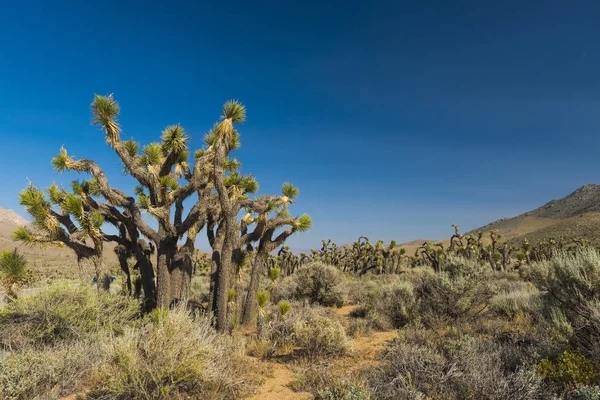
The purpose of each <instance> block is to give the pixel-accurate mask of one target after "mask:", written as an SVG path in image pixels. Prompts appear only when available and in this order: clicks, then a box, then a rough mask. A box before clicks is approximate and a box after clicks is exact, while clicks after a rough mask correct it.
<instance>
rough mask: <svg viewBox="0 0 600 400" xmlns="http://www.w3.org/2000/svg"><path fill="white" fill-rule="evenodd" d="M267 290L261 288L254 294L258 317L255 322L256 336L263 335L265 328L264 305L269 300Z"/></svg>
mask: <svg viewBox="0 0 600 400" xmlns="http://www.w3.org/2000/svg"><path fill="white" fill-rule="evenodd" d="M269 297H270V296H269V292H265V291H264V290H261V291H260V292H258V293H257V294H256V300H257V301H258V319H257V322H256V331H257V334H258V337H263V335H264V329H265V320H266V318H267V310H266V305H267V301H269Z"/></svg>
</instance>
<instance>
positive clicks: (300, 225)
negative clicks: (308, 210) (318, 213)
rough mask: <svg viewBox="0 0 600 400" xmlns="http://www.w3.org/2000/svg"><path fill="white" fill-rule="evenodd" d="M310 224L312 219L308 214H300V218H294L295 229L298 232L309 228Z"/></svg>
mask: <svg viewBox="0 0 600 400" xmlns="http://www.w3.org/2000/svg"><path fill="white" fill-rule="evenodd" d="M311 226H312V220H311V219H310V216H309V215H308V214H302V215H301V216H300V218H298V219H297V220H296V226H295V228H296V230H297V231H298V232H305V231H307V230H309V229H310V228H311Z"/></svg>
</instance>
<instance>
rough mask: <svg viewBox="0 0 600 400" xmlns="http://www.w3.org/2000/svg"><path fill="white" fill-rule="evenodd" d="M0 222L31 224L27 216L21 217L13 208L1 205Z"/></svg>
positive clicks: (21, 224)
mask: <svg viewBox="0 0 600 400" xmlns="http://www.w3.org/2000/svg"><path fill="white" fill-rule="evenodd" d="M0 223H4V224H9V225H15V226H25V225H27V224H29V221H27V220H26V219H25V218H23V217H21V216H20V215H19V214H17V213H16V212H15V211H13V210H9V209H8V208H2V207H0Z"/></svg>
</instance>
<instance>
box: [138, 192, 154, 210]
mask: <svg viewBox="0 0 600 400" xmlns="http://www.w3.org/2000/svg"><path fill="white" fill-rule="evenodd" d="M136 203H137V205H138V207H139V208H141V209H142V210H148V209H149V208H150V205H151V202H150V197H148V196H146V195H145V194H143V193H142V194H140V195H138V198H137V202H136Z"/></svg>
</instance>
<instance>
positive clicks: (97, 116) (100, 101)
mask: <svg viewBox="0 0 600 400" xmlns="http://www.w3.org/2000/svg"><path fill="white" fill-rule="evenodd" d="M120 110H121V109H120V107H119V104H118V103H117V102H116V101H115V99H114V97H113V95H112V94H110V95H108V96H100V95H98V94H96V95H94V101H92V114H93V115H94V119H93V120H92V124H93V125H106V124H107V123H108V122H110V121H112V120H114V119H115V118H117V117H118V116H119V112H120Z"/></svg>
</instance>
